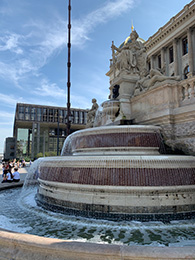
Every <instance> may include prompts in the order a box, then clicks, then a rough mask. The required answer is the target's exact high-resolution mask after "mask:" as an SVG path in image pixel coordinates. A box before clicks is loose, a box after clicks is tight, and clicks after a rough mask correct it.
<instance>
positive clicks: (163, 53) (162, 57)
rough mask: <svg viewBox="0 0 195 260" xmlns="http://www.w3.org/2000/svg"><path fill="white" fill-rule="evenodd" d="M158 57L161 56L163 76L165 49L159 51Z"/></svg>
mask: <svg viewBox="0 0 195 260" xmlns="http://www.w3.org/2000/svg"><path fill="white" fill-rule="evenodd" d="M160 55H161V70H162V72H163V74H165V71H166V68H165V66H166V65H165V49H164V48H162V49H161V52H160Z"/></svg>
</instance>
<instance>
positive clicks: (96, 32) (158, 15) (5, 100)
mask: <svg viewBox="0 0 195 260" xmlns="http://www.w3.org/2000/svg"><path fill="white" fill-rule="evenodd" d="M71 2H72V48H71V62H72V67H71V82H72V83H71V84H72V85H71V106H72V107H77V108H90V107H91V99H92V98H94V97H95V98H96V99H97V100H98V103H99V104H100V103H101V102H103V101H105V100H106V99H107V97H108V94H109V90H108V88H109V78H108V77H107V76H105V73H106V72H107V71H108V70H109V59H110V58H111V48H110V46H111V43H112V41H113V40H114V43H115V45H116V46H119V45H120V44H121V43H122V42H123V41H124V40H125V39H126V37H127V36H128V35H129V34H130V31H131V22H132V21H133V24H134V27H135V29H136V31H137V32H138V34H139V36H140V37H141V38H143V39H144V40H147V39H148V38H149V37H150V36H151V35H153V34H154V33H155V32H156V31H157V30H158V28H160V27H161V26H163V25H164V24H165V23H166V22H168V20H169V19H170V18H171V17H172V16H174V15H176V14H177V13H178V12H179V11H180V10H181V9H182V8H183V7H184V6H185V5H186V4H188V3H189V2H190V1H185V0H171V1H170V0H158V1H157V0H72V1H71ZM67 7H68V0H0V153H2V152H3V147H4V140H5V138H6V137H9V136H12V131H13V123H14V114H15V107H16V103H17V102H23V103H31V104H42V105H55V106H66V103H67V101H66V84H67V77H66V76H67V15H68V9H67Z"/></svg>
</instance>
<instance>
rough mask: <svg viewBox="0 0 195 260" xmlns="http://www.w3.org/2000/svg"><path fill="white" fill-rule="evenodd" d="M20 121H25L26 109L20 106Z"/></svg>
mask: <svg viewBox="0 0 195 260" xmlns="http://www.w3.org/2000/svg"><path fill="white" fill-rule="evenodd" d="M19 120H24V107H22V106H19Z"/></svg>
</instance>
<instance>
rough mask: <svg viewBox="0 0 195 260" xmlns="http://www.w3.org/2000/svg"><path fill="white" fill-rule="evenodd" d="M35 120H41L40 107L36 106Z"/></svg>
mask: <svg viewBox="0 0 195 260" xmlns="http://www.w3.org/2000/svg"><path fill="white" fill-rule="evenodd" d="M37 121H41V108H37Z"/></svg>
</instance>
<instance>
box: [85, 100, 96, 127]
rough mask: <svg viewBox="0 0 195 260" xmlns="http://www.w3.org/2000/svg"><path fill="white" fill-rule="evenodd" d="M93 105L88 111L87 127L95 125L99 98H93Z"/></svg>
mask: <svg viewBox="0 0 195 260" xmlns="http://www.w3.org/2000/svg"><path fill="white" fill-rule="evenodd" d="M92 104H93V105H92V107H91V109H90V110H89V111H88V113H87V127H93V123H94V120H95V115H96V111H97V110H98V107H99V106H98V104H97V100H96V99H95V98H93V99H92Z"/></svg>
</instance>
